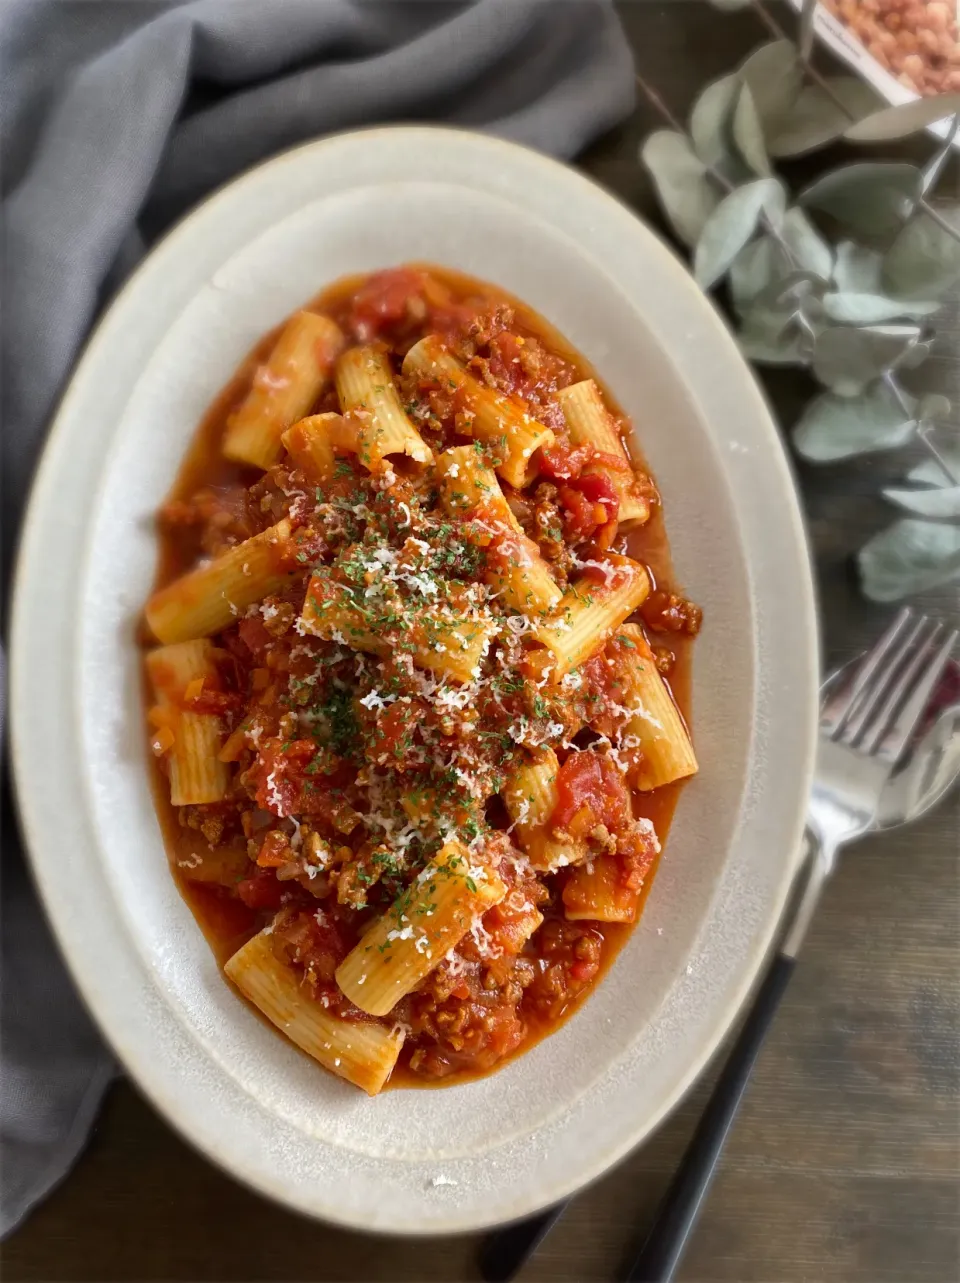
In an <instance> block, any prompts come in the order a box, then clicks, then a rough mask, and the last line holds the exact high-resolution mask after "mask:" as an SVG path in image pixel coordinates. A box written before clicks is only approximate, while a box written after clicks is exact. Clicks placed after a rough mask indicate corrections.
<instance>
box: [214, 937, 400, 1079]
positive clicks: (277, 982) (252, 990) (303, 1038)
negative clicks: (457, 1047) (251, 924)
mask: <svg viewBox="0 0 960 1283" xmlns="http://www.w3.org/2000/svg"><path fill="white" fill-rule="evenodd" d="M223 969H224V971H225V972H226V973H227V975H228V976H229V977H230V979H231V980H232V981H233V983H234V984H235V985H236V986H237V988H238V989H239V990H240V992H241V993H242V994H243V996H244V997H245V998H249V999H250V1001H251V1002H252V1003H253V1005H254V1006H255V1007H257V1008H258V1009H259V1010H260V1011H262V1012H263V1014H264V1015H265V1016H266V1017H267V1019H268V1020H270V1021H272V1022H273V1024H275V1025H276V1026H277V1028H278V1029H280V1030H282V1032H283V1033H284V1034H286V1036H287V1037H288V1038H289V1039H290V1041H291V1042H295V1043H296V1044H297V1046H298V1047H300V1048H301V1049H302V1050H303V1051H305V1052H306V1053H307V1055H308V1056H312V1057H313V1058H314V1060H316V1061H319V1062H320V1064H321V1065H323V1067H324V1069H329V1070H330V1072H331V1073H333V1074H336V1075H337V1077H338V1078H345V1079H346V1080H347V1082H349V1083H353V1084H354V1085H355V1086H357V1087H360V1088H362V1089H363V1090H364V1091H365V1092H366V1093H367V1095H368V1096H375V1095H376V1094H377V1092H378V1091H380V1090H381V1089H382V1087H383V1085H384V1083H385V1082H386V1081H387V1079H388V1078H389V1077H390V1074H391V1073H392V1072H393V1067H394V1065H395V1064H396V1063H397V1057H398V1056H399V1055H400V1049H401V1048H402V1047H403V1038H404V1034H403V1030H402V1029H399V1028H397V1027H396V1026H394V1027H393V1028H387V1027H386V1026H385V1025H380V1024H375V1023H374V1022H373V1021H370V1020H344V1019H342V1018H340V1017H338V1016H331V1015H330V1014H329V1013H328V1012H326V1011H325V1010H324V1009H323V1007H321V1006H320V1004H319V1003H317V1002H315V1001H314V1000H313V999H312V998H311V997H310V994H309V991H307V990H305V989H304V987H303V985H302V984H301V983H300V982H299V980H298V978H297V974H296V972H295V971H294V970H293V969H292V968H291V967H289V966H287V965H286V964H285V963H284V962H282V961H281V960H280V959H279V958H278V957H277V956H276V954H275V953H274V951H273V947H272V945H271V942H270V934H269V933H268V932H264V931H261V932H260V933H259V934H258V935H255V936H254V937H253V939H252V940H249V941H248V942H247V943H246V944H245V945H244V946H243V948H242V949H238V950H237V952H236V953H235V954H234V955H233V956H232V957H231V958H230V959H229V960H228V961H227V962H226V963H225V965H224V968H223Z"/></svg>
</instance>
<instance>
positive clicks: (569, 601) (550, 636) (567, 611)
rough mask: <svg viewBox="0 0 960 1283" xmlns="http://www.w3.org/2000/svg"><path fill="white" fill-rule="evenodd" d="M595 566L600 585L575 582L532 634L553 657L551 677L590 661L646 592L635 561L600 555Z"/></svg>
mask: <svg viewBox="0 0 960 1283" xmlns="http://www.w3.org/2000/svg"><path fill="white" fill-rule="evenodd" d="M596 565H597V567H598V568H599V570H600V571H601V573H602V574H603V576H604V578H603V581H602V582H597V581H596V580H595V579H592V578H591V579H589V580H586V579H584V578H581V579H579V580H578V581H577V583H575V584H574V585H573V587H572V588H570V589H568V590H567V592H565V593H564V595H563V598H562V599H561V601H560V605H559V606H558V607H557V609H556V610H555V611H554V613H553V616H552V617H551V618H550V619H548V620H546V621H545V622H544V623H542V624H540V625H539V626H538V627H536V628H534V630H533V636H534V637H536V639H537V640H538V641H539V642H542V643H543V645H544V646H546V647H547V648H548V649H549V650H551V651H552V652H553V654H554V656H555V657H556V666H555V667H554V670H553V676H554V678H555V679H557V678H560V677H563V676H564V675H565V674H566V673H569V672H570V670H571V669H573V668H577V667H578V666H579V665H580V664H582V663H583V662H584V660H586V659H589V658H590V656H591V655H592V654H593V653H594V651H596V650H597V649H599V647H600V646H602V645H603V644H604V643H605V642H606V640H607V638H608V637H609V636H610V634H611V632H613V630H614V629H615V628H618V627H619V626H620V625H621V624H622V623H623V621H624V620H625V619H626V618H627V616H628V615H629V614H631V613H632V612H633V611H634V610H636V608H637V607H638V606H639V605H640V603H641V602H642V601H643V600H644V598H645V597H646V596H647V594H648V593H649V591H650V578H649V576H648V575H647V572H646V570H644V568H643V566H641V565H640V563H639V562H638V561H631V559H630V558H629V557H620V556H618V555H616V554H615V553H605V554H604V556H603V558H602V560H599V559H598V561H597V562H596Z"/></svg>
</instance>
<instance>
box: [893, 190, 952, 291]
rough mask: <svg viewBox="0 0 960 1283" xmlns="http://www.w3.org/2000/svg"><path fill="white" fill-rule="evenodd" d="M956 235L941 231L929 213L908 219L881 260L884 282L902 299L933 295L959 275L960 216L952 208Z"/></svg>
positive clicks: (948, 285) (942, 289)
mask: <svg viewBox="0 0 960 1283" xmlns="http://www.w3.org/2000/svg"><path fill="white" fill-rule="evenodd" d="M944 217H945V218H947V219H948V221H950V222H951V225H952V226H954V227H955V228H956V229H957V234H956V236H952V235H951V234H950V233H949V232H947V231H944V229H943V228H942V227H940V226H939V224H938V223H936V222H935V221H934V220H933V219H932V218H931V217H930V215H929V214H923V213H921V214H917V215H916V217H914V218H911V220H910V222H909V223H907V225H906V227H904V228H903V230H902V231H901V232H900V233H899V235H898V236H897V239H896V240H895V241H894V242H893V244H892V245H891V246H890V249H889V250H888V251H887V254H886V257H885V258H884V260H883V284H884V286H885V288H886V289H887V290H888V291H889V292H890V293H891V294H896V295H902V296H903V297H904V298H908V299H916V298H922V297H924V296H927V297H930V296H931V295H933V296H934V297H936V296H937V295H939V294H942V293H943V291H944V290H946V289H948V288H949V287H950V286H951V285H952V284H953V282H954V281H956V280H957V279H958V278H960V215H958V213H957V212H956V211H953V218H952V220H951V219H950V218H949V216H948V215H946V214H945V215H944Z"/></svg>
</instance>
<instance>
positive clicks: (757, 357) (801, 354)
mask: <svg viewBox="0 0 960 1283" xmlns="http://www.w3.org/2000/svg"><path fill="white" fill-rule="evenodd" d="M737 342H738V343H739V344H740V350H741V352H742V353H743V355H744V356H745V357H746V358H747V360H748V361H753V362H755V363H756V364H757V365H806V364H807V355H806V351H805V349H804V346H803V343H802V339H801V336H800V335H799V334H796V333H785V334H782V335H780V336H779V337H777V338H773V337H770V336H768V335H763V334H751V333H748V332H743V333H741V334H738V335H737Z"/></svg>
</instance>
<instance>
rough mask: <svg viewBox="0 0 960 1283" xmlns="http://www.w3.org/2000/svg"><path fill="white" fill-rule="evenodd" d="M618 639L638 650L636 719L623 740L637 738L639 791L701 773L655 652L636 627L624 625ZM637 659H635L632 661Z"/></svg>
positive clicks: (633, 676)
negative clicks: (624, 639)
mask: <svg viewBox="0 0 960 1283" xmlns="http://www.w3.org/2000/svg"><path fill="white" fill-rule="evenodd" d="M617 635H618V636H619V637H622V638H626V640H627V641H628V642H629V643H630V644H631V645H632V646H633V647H634V652H635V654H636V663H635V664H634V665H632V666H631V669H630V673H629V677H628V679H627V680H628V685H629V688H630V690H629V696H628V698H629V705H628V707H630V708H632V709H634V710H635V712H634V715H633V716H632V717H631V719H630V721H629V722H628V723H627V725H626V726H625V727H624V729H623V736H622V737H623V739H624V740H628V739H629V737H630V736H634V737H636V740H637V741H638V744H639V749H640V761H639V765H638V767H637V768H636V770H635V772H633V783H634V784H635V786H636V787H637V788H638V789H643V790H648V789H655V788H660V786H661V785H663V784H672V783H673V781H674V780H682V779H685V778H686V777H687V776H688V775H695V774H696V772H697V758H696V754H695V753H694V751H693V745H692V744H691V742H690V736H689V734H688V732H687V728H686V725H685V724H684V721H683V718H682V716H681V715H680V711H679V709H678V708H677V706H676V704H675V703H674V702H673V699H672V697H671V695H670V691H669V689H668V688H667V684H666V682H665V681H664V680H663V678H662V677H661V676H660V674H659V672H658V671H657V664H656V660H655V659H654V657H653V652H652V651H651V650H650V647H649V645H648V643H647V639H646V637H644V635H643V629H642V628H640V627H638V625H636V624H623V625H622V626H621V627H620V628H619V629H618V632H617ZM632 657H633V656H632V655H631V658H632Z"/></svg>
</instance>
